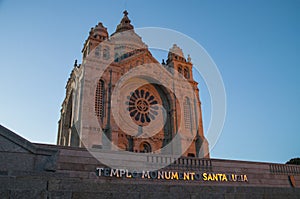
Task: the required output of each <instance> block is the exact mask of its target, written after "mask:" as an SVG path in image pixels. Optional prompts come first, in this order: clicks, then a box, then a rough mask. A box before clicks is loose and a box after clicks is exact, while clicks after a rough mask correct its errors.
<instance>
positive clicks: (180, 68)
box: [178, 66, 182, 74]
mask: <svg viewBox="0 0 300 199" xmlns="http://www.w3.org/2000/svg"><path fill="white" fill-rule="evenodd" d="M178 72H179V73H180V74H182V67H181V66H179V67H178Z"/></svg>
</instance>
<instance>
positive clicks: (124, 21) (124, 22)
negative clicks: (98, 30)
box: [116, 10, 133, 33]
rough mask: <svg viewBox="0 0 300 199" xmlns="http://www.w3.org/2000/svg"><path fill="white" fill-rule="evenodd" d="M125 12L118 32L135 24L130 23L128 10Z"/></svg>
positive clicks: (130, 28)
mask: <svg viewBox="0 0 300 199" xmlns="http://www.w3.org/2000/svg"><path fill="white" fill-rule="evenodd" d="M123 14H124V16H123V18H122V20H121V22H120V24H119V25H118V26H117V29H116V33H117V32H123V31H126V30H132V29H133V25H131V24H130V22H131V21H130V19H129V18H128V12H127V10H124V12H123Z"/></svg>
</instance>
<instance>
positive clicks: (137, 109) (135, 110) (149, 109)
mask: <svg viewBox="0 0 300 199" xmlns="http://www.w3.org/2000/svg"><path fill="white" fill-rule="evenodd" d="M127 99H128V101H127V102H126V104H127V105H128V108H127V110H128V111H129V115H130V117H131V118H132V119H133V120H135V121H136V122H139V123H141V124H142V125H147V124H148V123H150V122H151V121H152V120H154V119H155V116H157V115H158V112H157V110H158V106H157V104H158V102H157V100H156V99H155V97H154V96H153V95H152V94H150V93H149V91H145V90H143V89H136V90H135V91H134V92H131V93H130V96H127Z"/></svg>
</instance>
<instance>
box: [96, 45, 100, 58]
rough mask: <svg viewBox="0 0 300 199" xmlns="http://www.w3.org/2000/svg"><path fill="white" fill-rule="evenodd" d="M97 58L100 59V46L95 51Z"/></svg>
mask: <svg viewBox="0 0 300 199" xmlns="http://www.w3.org/2000/svg"><path fill="white" fill-rule="evenodd" d="M95 56H96V57H100V46H97V47H96V49H95Z"/></svg>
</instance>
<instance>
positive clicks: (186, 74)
mask: <svg viewBox="0 0 300 199" xmlns="http://www.w3.org/2000/svg"><path fill="white" fill-rule="evenodd" d="M184 77H185V78H186V79H189V78H190V71H189V69H188V68H187V67H185V68H184Z"/></svg>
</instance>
